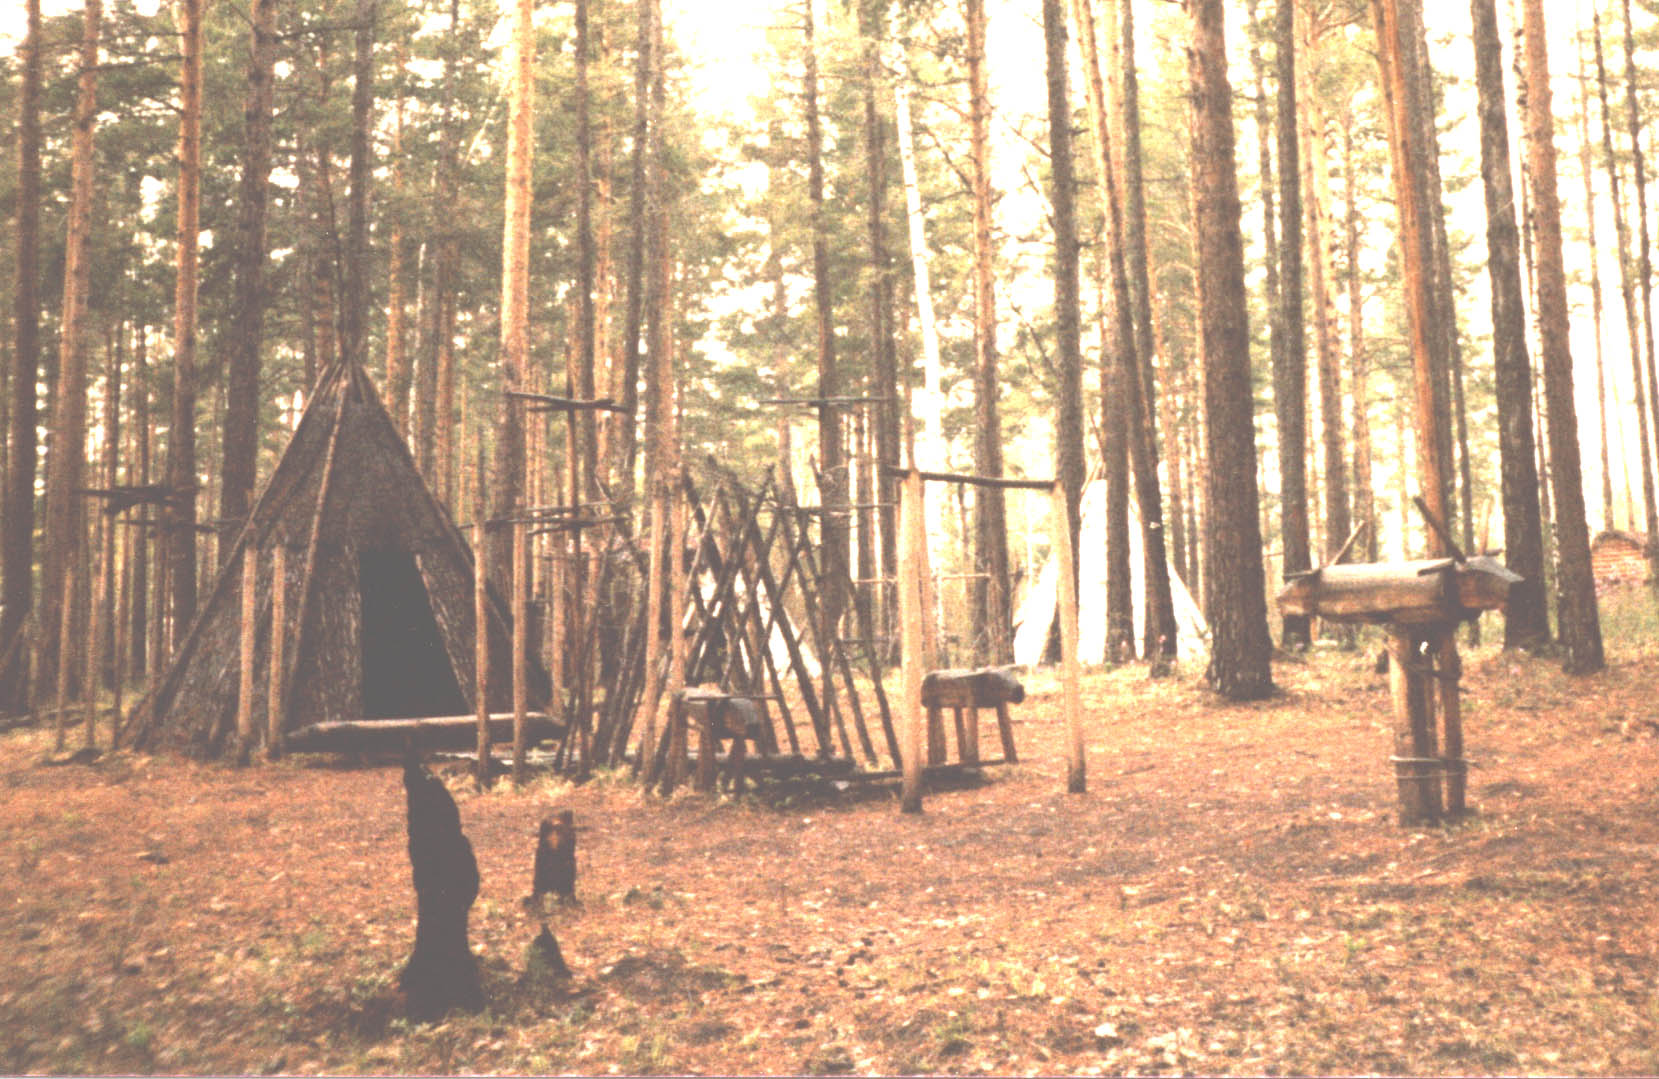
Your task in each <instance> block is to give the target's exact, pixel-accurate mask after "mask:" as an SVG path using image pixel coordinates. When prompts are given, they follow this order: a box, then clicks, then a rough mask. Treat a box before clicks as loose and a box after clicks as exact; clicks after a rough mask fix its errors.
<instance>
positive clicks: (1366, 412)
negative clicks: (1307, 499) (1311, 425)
mask: <svg viewBox="0 0 1659 1079" xmlns="http://www.w3.org/2000/svg"><path fill="white" fill-rule="evenodd" d="M1342 179H1343V200H1344V202H1345V203H1346V222H1345V226H1346V227H1345V246H1346V249H1347V255H1348V268H1347V273H1348V281H1347V284H1348V356H1349V366H1350V374H1349V382H1348V386H1349V394H1350V398H1351V400H1352V402H1353V408H1352V416H1353V420H1352V428H1353V449H1354V523H1355V525H1356V526H1363V527H1364V528H1365V535H1364V536H1362V537H1361V538H1360V541H1359V542H1360V548H1359V549H1360V550H1361V551H1363V552H1365V557H1364V559H1363V561H1366V562H1375V561H1377V559H1378V557H1379V556H1380V554H1381V543H1380V541H1379V539H1378V536H1377V525H1378V521H1377V499H1376V489H1375V487H1374V486H1373V479H1372V468H1371V354H1370V349H1369V348H1368V347H1367V345H1366V339H1365V295H1364V290H1363V287H1362V282H1361V275H1360V265H1359V258H1360V210H1359V170H1358V168H1357V167H1356V165H1355V162H1354V101H1353V98H1352V97H1350V98H1349V99H1348V104H1347V108H1346V109H1345V110H1344V112H1343V122H1342ZM1354 560H1355V561H1361V559H1354Z"/></svg>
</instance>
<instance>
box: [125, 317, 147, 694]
mask: <svg viewBox="0 0 1659 1079" xmlns="http://www.w3.org/2000/svg"><path fill="white" fill-rule="evenodd" d="M134 331H135V332H134V334H133V351H132V374H131V376H130V379H129V381H130V384H131V386H132V389H131V391H130V392H131V395H132V432H133V444H134V446H133V456H132V458H130V459H129V462H128V465H127V482H128V483H136V484H141V485H142V484H147V483H149V482H150V447H151V445H152V443H151V440H150V375H149V359H150V328H149V327H148V326H146V325H143V324H142V323H140V324H139V325H138V326H136V327H134ZM132 533H133V535H132V556H131V562H132V580H131V586H130V589H129V592H130V595H131V600H130V605H131V609H130V611H129V612H128V613H129V615H130V621H129V622H128V630H127V642H128V656H129V658H130V660H131V664H130V669H131V670H132V671H133V672H134V673H135V674H139V675H143V674H145V673H146V672H147V671H148V669H149V667H148V657H149V651H150V648H151V647H152V642H151V641H150V639H149V636H150V635H149V611H150V552H151V550H152V549H153V547H154V545H153V544H152V543H151V542H150V530H149V529H147V528H134V529H133V530H132Z"/></svg>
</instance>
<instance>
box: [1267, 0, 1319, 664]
mask: <svg viewBox="0 0 1659 1079" xmlns="http://www.w3.org/2000/svg"><path fill="white" fill-rule="evenodd" d="M1273 41H1274V52H1275V67H1276V73H1277V75H1278V108H1277V116H1276V122H1277V125H1278V139H1279V210H1280V229H1281V234H1280V236H1279V328H1280V332H1281V334H1282V335H1283V339H1284V348H1283V351H1282V352H1281V353H1280V354H1279V355H1278V356H1276V357H1275V359H1274V364H1273V411H1274V413H1275V418H1276V419H1277V427H1278V442H1279V502H1280V505H1279V514H1280V517H1279V519H1280V526H1279V527H1280V533H1281V537H1280V538H1281V541H1282V543H1283V546H1284V576H1285V577H1286V579H1288V578H1289V577H1290V575H1291V574H1293V573H1299V572H1302V571H1304V570H1307V569H1311V568H1312V566H1313V554H1312V550H1311V547H1310V543H1309V538H1308V470H1307V458H1306V456H1305V455H1304V451H1303V448H1302V446H1303V443H1304V442H1305V441H1306V440H1307V416H1308V403H1307V384H1308V344H1307V331H1306V329H1305V328H1304V327H1305V324H1304V323H1303V321H1302V166H1301V148H1300V146H1299V145H1298V133H1297V126H1298V124H1297V119H1296V0H1278V7H1277V9H1276V10H1275V11H1274V16H1273ZM1309 623H1310V620H1309V619H1308V618H1307V617H1306V616H1305V615H1285V616H1284V617H1283V622H1282V625H1281V643H1282V644H1283V645H1284V647H1285V648H1287V649H1298V648H1306V647H1307V646H1308V644H1309V643H1310V624H1309Z"/></svg>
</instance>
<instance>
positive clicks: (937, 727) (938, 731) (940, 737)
mask: <svg viewBox="0 0 1659 1079" xmlns="http://www.w3.org/2000/svg"><path fill="white" fill-rule="evenodd" d="M927 763H928V764H929V765H934V764H944V763H945V717H944V713H943V712H942V711H941V710H940V709H939V708H937V707H935V706H932V705H930V706H928V710H927Z"/></svg>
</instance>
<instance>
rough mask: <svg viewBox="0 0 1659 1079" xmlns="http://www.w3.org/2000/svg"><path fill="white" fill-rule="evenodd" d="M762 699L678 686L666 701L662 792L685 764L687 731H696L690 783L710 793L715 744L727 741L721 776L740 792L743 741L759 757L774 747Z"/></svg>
mask: <svg viewBox="0 0 1659 1079" xmlns="http://www.w3.org/2000/svg"><path fill="white" fill-rule="evenodd" d="M763 699H764V698H763V697H760V696H755V695H749V694H741V693H727V692H725V691H724V690H721V689H718V688H715V687H713V686H692V687H689V688H686V689H682V690H680V691H679V692H678V693H676V694H675V695H674V698H673V700H672V701H671V702H670V704H669V709H668V724H667V730H666V731H665V732H664V734H665V736H666V737H667V739H668V747H667V748H668V762H667V768H666V769H665V770H664V774H663V793H664V794H667V793H669V792H670V791H672V790H673V789H674V788H675V787H676V786H678V785H679V783H680V780H681V778H682V777H683V775H684V773H685V771H686V769H687V766H688V762H687V758H688V755H689V754H688V752H687V749H688V743H689V742H690V735H691V730H692V728H693V727H695V729H696V731H697V772H696V775H695V777H694V778H693V786H694V788H695V789H696V790H699V791H712V790H713V789H714V787H715V782H716V779H717V772H718V770H719V760H718V758H719V754H720V743H721V742H722V741H730V742H731V749H730V751H729V753H728V754H727V758H726V768H725V771H726V774H727V775H728V776H730V777H731V782H732V788H733V789H734V790H737V791H741V790H743V788H744V785H745V783H746V781H747V777H748V771H747V768H746V767H745V761H746V760H747V759H748V756H749V748H748V744H749V743H750V742H753V743H754V744H755V751H756V753H757V754H759V755H760V756H762V757H765V756H769V755H770V754H771V753H772V751H773V750H774V749H775V748H776V747H775V746H774V745H773V743H772V741H771V734H772V730H771V726H770V725H769V724H768V723H767V721H766V712H765V710H764V709H763V708H762V706H761V705H760V701H761V700H763Z"/></svg>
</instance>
